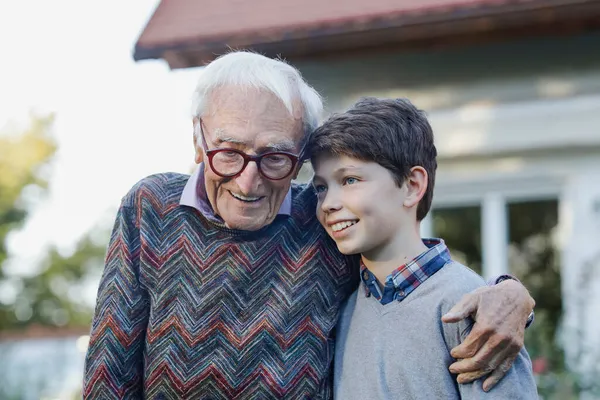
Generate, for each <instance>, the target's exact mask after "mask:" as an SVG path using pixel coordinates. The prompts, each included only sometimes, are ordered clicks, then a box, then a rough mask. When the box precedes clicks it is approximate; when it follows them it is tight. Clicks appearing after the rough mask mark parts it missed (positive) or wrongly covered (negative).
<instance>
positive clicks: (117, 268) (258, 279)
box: [83, 174, 358, 399]
mask: <svg viewBox="0 0 600 400" xmlns="http://www.w3.org/2000/svg"><path fill="white" fill-rule="evenodd" d="M188 178H189V177H188V176H186V175H180V174H160V175H154V176H151V177H148V178H145V179H144V180H142V181H140V182H139V183H138V184H137V185H136V186H134V188H133V189H132V190H131V191H130V192H129V193H128V194H127V195H126V196H125V197H124V198H123V201H122V204H121V207H120V208H119V211H118V215H117V218H116V222H115V226H114V230H113V233H112V236H111V240H110V244H109V248H108V252H107V256H106V264H105V270H104V273H103V276H102V279H101V282H100V287H99V290H98V299H97V306H96V311H95V315H94V320H93V323H92V331H91V338H90V346H89V349H88V353H87V357H86V363H85V378H84V389H83V396H84V398H86V399H142V398H146V399H280V398H285V399H329V398H331V396H332V389H331V376H330V375H331V361H332V357H333V350H334V349H333V346H334V338H333V337H332V333H333V329H334V326H335V324H336V321H337V317H338V309H339V307H340V305H341V303H342V302H343V301H344V300H345V299H346V298H347V297H348V295H349V294H350V293H352V291H353V290H354V289H355V288H356V285H357V280H358V272H357V269H356V268H357V262H356V261H357V260H356V259H353V258H349V257H344V256H342V255H341V254H340V253H339V252H338V251H337V249H336V246H335V244H334V243H333V242H332V241H331V240H330V239H329V237H328V236H327V234H326V233H325V231H324V230H323V229H322V228H321V226H320V225H319V223H318V221H317V220H316V218H315V216H314V212H315V207H316V199H315V196H314V194H313V191H312V189H311V188H308V187H306V186H300V185H293V186H292V214H291V216H283V215H279V216H277V218H276V219H275V221H274V222H273V223H272V224H271V225H269V226H267V227H265V228H263V229H262V230H260V231H257V232H244V231H236V230H231V229H227V228H225V227H224V226H219V225H216V224H215V223H214V222H209V221H207V220H206V219H205V218H204V217H203V216H202V215H201V214H200V213H199V212H198V211H196V210H195V209H193V208H190V207H186V206H181V205H180V204H179V199H180V197H181V193H182V191H183V188H184V186H185V184H186V182H187V179H188Z"/></svg>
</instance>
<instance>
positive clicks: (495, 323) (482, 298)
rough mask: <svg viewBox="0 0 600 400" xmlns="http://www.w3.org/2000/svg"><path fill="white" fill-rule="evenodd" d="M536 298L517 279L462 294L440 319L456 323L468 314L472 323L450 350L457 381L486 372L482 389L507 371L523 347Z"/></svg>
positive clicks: (466, 380)
mask: <svg viewBox="0 0 600 400" xmlns="http://www.w3.org/2000/svg"><path fill="white" fill-rule="evenodd" d="M534 306H535V301H534V300H533V298H532V297H531V296H530V295H529V292H528V291H527V289H526V288H525V287H524V286H523V285H522V284H521V283H520V282H518V281H516V280H506V281H503V282H501V283H499V284H497V285H494V286H488V287H481V288H479V289H477V290H475V291H473V292H472V293H469V294H467V295H465V296H464V297H463V298H462V299H461V301H460V302H458V303H457V304H456V305H455V306H454V307H453V308H452V309H451V310H450V311H449V312H448V313H446V314H445V315H444V316H443V317H442V321H443V322H458V321H461V320H463V319H464V318H467V317H469V316H471V317H472V318H473V319H474V320H475V324H474V325H473V328H472V330H471V332H470V333H469V335H468V336H467V337H466V338H465V340H464V341H463V342H462V343H461V344H460V345H459V346H457V347H455V348H453V349H452V352H451V355H452V357H454V358H456V359H458V360H459V361H457V362H455V363H453V364H452V365H450V367H449V368H450V371H451V372H452V373H454V374H458V377H457V381H458V383H468V382H472V381H474V380H476V379H478V378H480V377H482V376H486V375H489V376H488V377H487V378H486V379H485V381H484V382H483V389H484V390H485V391H488V390H490V389H491V388H492V387H494V385H496V384H497V383H498V381H500V379H502V377H503V376H504V375H505V374H506V373H507V372H508V371H509V370H510V367H511V366H512V364H513V362H514V360H515V358H516V357H517V356H518V355H519V351H520V350H521V348H522V347H523V341H524V336H525V325H526V324H527V320H528V317H529V315H530V313H531V310H532V309H533V307H534Z"/></svg>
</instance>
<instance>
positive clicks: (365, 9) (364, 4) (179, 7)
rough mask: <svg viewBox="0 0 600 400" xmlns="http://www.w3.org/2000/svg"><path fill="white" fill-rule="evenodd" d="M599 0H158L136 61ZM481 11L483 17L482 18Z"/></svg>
mask: <svg viewBox="0 0 600 400" xmlns="http://www.w3.org/2000/svg"><path fill="white" fill-rule="evenodd" d="M594 2H595V3H598V0H588V1H585V0H296V1H291V0H162V1H161V3H160V4H159V6H158V7H157V9H156V11H155V12H154V15H153V16H152V18H151V19H150V20H149V22H148V24H147V26H146V27H145V29H144V30H143V32H142V34H141V36H140V38H139V40H138V42H137V44H136V49H135V54H134V58H135V59H136V60H141V59H147V58H156V57H160V56H162V55H163V54H162V53H163V52H164V51H168V50H175V51H180V50H181V49H183V48H188V49H189V48H195V49H196V50H198V49H200V48H206V49H212V50H217V49H222V51H224V50H225V49H226V46H227V45H231V46H236V47H246V46H252V45H254V44H257V43H268V42H277V41H284V40H290V39H305V38H307V37H313V38H315V37H319V36H321V35H323V36H326V35H328V34H338V33H340V32H341V30H343V31H344V32H348V31H353V32H356V31H363V30H366V29H372V28H371V27H372V24H373V23H374V22H376V23H377V26H378V27H379V28H382V27H383V28H389V27H392V26H398V24H405V23H406V22H407V18H410V21H415V20H416V21H419V20H420V19H421V20H423V19H425V20H432V19H434V20H435V19H437V20H452V19H461V18H467V17H472V16H473V15H475V14H477V15H482V12H483V11H485V13H487V15H490V14H492V15H493V13H498V12H507V11H509V12H510V11H515V10H516V11H522V10H531V9H536V8H548V7H549V6H552V5H557V4H560V5H564V4H568V3H572V4H575V3H577V4H581V3H594ZM485 13H484V14H485Z"/></svg>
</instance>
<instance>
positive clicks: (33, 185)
mask: <svg viewBox="0 0 600 400" xmlns="http://www.w3.org/2000/svg"><path fill="white" fill-rule="evenodd" d="M53 121H54V116H52V115H48V116H43V117H40V116H32V118H31V122H30V125H29V127H28V128H27V129H25V130H24V131H22V132H20V133H13V132H4V133H2V134H1V135H0V287H2V285H4V286H5V287H6V285H11V286H12V287H17V288H19V290H18V294H17V296H16V298H14V299H11V300H10V301H9V302H8V303H6V304H4V303H2V302H1V301H0V331H1V330H7V329H15V328H24V327H27V326H29V325H33V324H38V325H46V326H65V325H71V326H73V325H75V326H88V325H89V321H90V318H91V312H92V310H91V307H90V305H86V304H85V302H83V301H81V294H82V291H83V290H84V288H85V286H86V283H89V277H90V276H93V275H94V274H95V273H97V272H98V271H100V270H101V266H102V261H103V258H104V252H105V244H106V243H105V242H102V241H97V240H94V238H95V237H96V236H95V235H93V232H90V233H88V234H87V235H85V236H84V237H83V238H82V239H81V240H80V242H79V243H78V244H77V246H76V248H75V251H74V252H73V253H72V254H67V255H63V254H61V253H60V252H59V251H58V250H57V249H56V248H50V249H49V250H48V252H47V254H46V256H45V257H44V259H43V261H42V263H41V264H40V265H39V266H38V271H37V274H35V275H34V276H30V277H21V276H8V275H7V274H6V271H5V270H4V268H3V266H4V265H5V264H6V261H7V260H8V259H9V257H10V252H9V249H7V245H6V240H7V237H8V236H9V234H10V233H11V232H14V231H15V230H18V229H19V228H20V227H21V226H22V224H23V223H24V222H25V221H26V219H27V217H28V215H29V213H30V212H31V210H32V200H34V199H33V198H34V197H36V198H38V199H39V198H40V196H43V195H44V194H45V193H46V192H47V186H48V180H49V168H50V166H51V162H52V158H53V155H54V153H55V151H56V148H57V147H56V143H55V142H54V140H53V139H52V135H51V133H52V125H53ZM102 237H103V238H108V234H105V235H103V236H102ZM88 286H89V285H88ZM0 300H1V298H0Z"/></svg>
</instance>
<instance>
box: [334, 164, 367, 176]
mask: <svg viewBox="0 0 600 400" xmlns="http://www.w3.org/2000/svg"><path fill="white" fill-rule="evenodd" d="M356 171H360V167H355V166H354V165H348V166H344V167H339V168H338V169H336V170H335V171H333V173H334V174H344V173H347V172H356Z"/></svg>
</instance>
